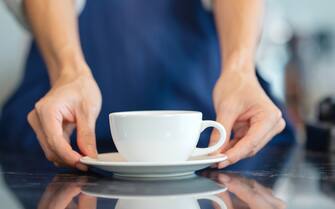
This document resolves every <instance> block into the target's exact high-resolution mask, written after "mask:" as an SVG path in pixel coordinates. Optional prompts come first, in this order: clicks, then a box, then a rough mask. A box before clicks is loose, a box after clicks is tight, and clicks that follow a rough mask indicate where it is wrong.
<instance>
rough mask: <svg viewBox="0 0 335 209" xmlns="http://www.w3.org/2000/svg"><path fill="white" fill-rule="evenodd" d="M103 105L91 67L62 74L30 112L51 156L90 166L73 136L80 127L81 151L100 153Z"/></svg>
mask: <svg viewBox="0 0 335 209" xmlns="http://www.w3.org/2000/svg"><path fill="white" fill-rule="evenodd" d="M100 108H101V94H100V90H99V88H98V86H97V83H96V82H95V80H94V78H93V76H92V75H91V73H90V72H89V70H88V69H87V70H82V71H81V72H80V73H76V74H74V75H72V74H71V73H67V74H66V73H65V74H64V75H60V76H59V77H58V78H57V80H56V81H55V82H54V84H53V86H52V88H51V89H50V91H49V92H48V93H47V94H46V95H45V96H44V97H43V98H41V99H40V100H39V101H38V102H37V103H36V105H35V108H34V109H33V110H32V111H31V112H30V113H29V115H28V121H29V123H30V125H31V126H32V128H33V129H34V131H35V133H36V135H37V138H38V140H39V143H40V145H41V147H42V149H43V151H44V153H45V155H46V157H47V159H48V160H49V161H52V162H54V164H55V165H56V166H69V167H76V168H78V169H80V170H86V169H87V167H86V166H84V165H83V164H81V163H80V162H79V159H80V158H81V155H80V154H79V153H78V152H76V151H74V150H73V149H72V148H71V146H70V136H71V134H72V132H73V130H74V128H76V129H77V144H78V147H79V149H80V151H81V153H83V154H84V155H88V156H90V157H96V155H97V151H96V142H95V122H96V118H97V117H98V114H99V112H100Z"/></svg>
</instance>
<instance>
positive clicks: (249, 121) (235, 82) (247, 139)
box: [210, 69, 285, 168]
mask: <svg viewBox="0 0 335 209" xmlns="http://www.w3.org/2000/svg"><path fill="white" fill-rule="evenodd" d="M251 72H252V73H251ZM213 99H214V105H215V110H216V115H217V121H218V122H220V123H221V124H222V125H224V127H225V128H226V131H227V137H229V136H230V134H231V132H232V131H233V133H234V137H233V139H232V140H227V141H226V143H225V144H224V145H223V146H222V148H221V149H220V150H219V151H218V152H217V153H216V154H219V153H224V154H225V155H226V156H227V157H228V159H227V160H226V161H224V162H222V163H219V164H218V168H224V167H226V166H228V165H230V164H233V163H236V162H237V161H239V160H241V159H244V158H247V157H251V156H253V155H255V154H256V153H257V152H258V151H259V150H260V149H261V148H262V147H264V146H265V144H267V142H269V141H270V139H271V138H272V137H273V136H275V135H276V134H278V133H280V132H281V131H282V130H283V129H284V127H285V121H284V119H283V118H282V114H281V111H280V110H279V109H278V108H277V107H276V106H275V105H274V104H273V103H272V101H271V100H270V99H269V98H268V96H267V95H266V94H265V92H264V91H263V89H262V88H261V86H260V84H259V82H258V80H257V78H256V75H255V73H254V71H252V70H250V71H249V72H245V71H240V72H237V71H232V70H229V69H228V70H226V71H225V72H223V73H222V76H221V77H220V78H219V79H218V81H217V83H216V86H215V88H214V91H213ZM218 138H219V137H218V133H217V131H215V130H214V131H213V133H212V136H211V139H210V144H214V143H215V142H216V140H217V139H218Z"/></svg>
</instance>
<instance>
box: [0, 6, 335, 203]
mask: <svg viewBox="0 0 335 209" xmlns="http://www.w3.org/2000/svg"><path fill="white" fill-rule="evenodd" d="M266 2H267V11H266V17H265V22H264V32H263V35H262V38H261V42H260V47H259V50H258V54H257V65H258V68H259V71H260V73H261V75H263V77H264V78H265V79H266V80H267V81H268V82H270V83H271V85H272V91H273V93H274V94H275V95H276V97H277V98H279V99H280V100H281V101H282V102H283V103H284V104H285V105H286V107H287V111H288V114H289V117H290V119H291V120H292V122H293V123H294V124H295V126H296V127H297V138H298V142H299V143H300V144H302V145H304V146H306V147H307V148H308V147H313V148H315V144H318V146H319V147H318V148H317V149H319V150H325V149H328V150H331V149H334V148H335V143H334V141H335V140H334V138H332V137H334V131H332V130H334V129H333V127H334V126H333V125H332V124H334V118H335V116H334V112H335V111H334V109H335V105H334V95H335V69H333V68H335V50H334V43H335V35H334V34H335V33H334V31H335V13H334V8H335V1H334V0H294V1H292V0H267V1H266ZM0 26H1V28H0V107H1V105H2V104H3V102H4V101H5V100H6V98H7V97H8V96H9V95H10V94H11V93H12V92H13V90H14V89H15V88H16V86H17V84H18V82H19V81H20V78H21V74H22V70H23V66H24V64H25V59H26V55H27V50H28V48H29V43H30V39H31V37H30V35H29V33H28V32H27V31H26V30H25V29H23V28H22V27H21V26H20V25H19V24H18V23H17V22H16V21H15V19H14V18H13V16H12V15H11V14H10V13H9V11H8V10H7V8H6V6H5V4H4V2H3V1H2V0H0ZM0 114H1V113H0ZM315 135H316V136H322V138H324V139H325V140H324V143H323V142H322V143H320V141H318V142H317V143H315V142H313V138H315V137H313V136H315ZM309 139H310V140H309ZM318 139H320V137H318ZM331 140H332V141H333V144H332V143H331ZM332 147H333V148H332ZM0 184H1V179H0ZM278 185H280V186H278V188H276V191H275V192H276V193H278V194H279V195H281V197H282V198H284V199H286V200H288V199H290V193H292V192H294V191H291V192H290V193H289V192H287V191H288V190H289V182H286V183H285V182H284V183H283V182H281V184H278ZM311 186H313V185H311ZM314 186H315V187H317V185H314ZM299 194H302V196H301V197H299V196H295V199H294V200H292V199H291V200H290V202H291V203H290V204H291V205H290V208H313V206H312V205H308V206H309V207H305V206H306V205H305V206H304V205H301V204H308V201H307V202H306V201H301V200H308V197H309V196H313V197H314V198H315V195H314V194H304V193H303V192H302V193H299ZM9 195H10V194H0V202H2V201H1V199H2V198H10V196H9ZM332 201H333V200H331V199H328V198H327V197H324V196H320V202H322V204H323V205H324V206H326V205H327V204H331V203H332ZM5 202H8V201H5ZM317 206H318V207H319V208H322V206H321V205H317ZM4 207H6V206H4ZM7 208H19V206H17V205H15V201H13V205H8V207H7Z"/></svg>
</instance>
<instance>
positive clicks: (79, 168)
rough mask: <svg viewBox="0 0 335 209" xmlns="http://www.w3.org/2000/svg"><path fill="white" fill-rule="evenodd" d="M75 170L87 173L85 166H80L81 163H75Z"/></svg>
mask: <svg viewBox="0 0 335 209" xmlns="http://www.w3.org/2000/svg"><path fill="white" fill-rule="evenodd" d="M76 168H77V169H78V170H81V171H87V170H88V168H87V166H86V165H83V164H81V163H77V164H76Z"/></svg>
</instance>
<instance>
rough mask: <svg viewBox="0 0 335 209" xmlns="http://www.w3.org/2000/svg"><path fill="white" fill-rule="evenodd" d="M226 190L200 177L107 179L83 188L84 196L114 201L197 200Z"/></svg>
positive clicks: (89, 183)
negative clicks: (185, 198) (183, 198)
mask: <svg viewBox="0 0 335 209" xmlns="http://www.w3.org/2000/svg"><path fill="white" fill-rule="evenodd" d="M226 190H227V189H226V187H224V186H223V185H219V184H218V183H216V182H215V181H213V180H210V179H208V178H205V177H199V176H193V177H190V178H183V179H176V180H156V181H155V180H152V181H136V180H128V181H127V180H119V179H115V178H106V179H102V180H97V181H92V182H88V183H87V185H86V186H84V187H83V188H82V192H83V193H84V194H87V195H90V196H95V197H102V198H112V199H147V198H150V199H151V198H175V197H195V198H197V197H203V196H209V195H216V194H219V193H222V192H224V191H226Z"/></svg>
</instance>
